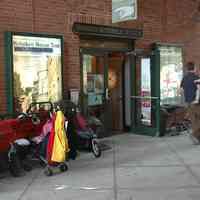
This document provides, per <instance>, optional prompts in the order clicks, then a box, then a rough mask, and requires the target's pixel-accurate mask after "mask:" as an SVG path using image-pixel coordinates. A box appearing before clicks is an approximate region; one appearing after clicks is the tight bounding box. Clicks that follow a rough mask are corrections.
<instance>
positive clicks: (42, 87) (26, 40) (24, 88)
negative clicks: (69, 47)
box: [11, 34, 62, 112]
mask: <svg viewBox="0 0 200 200" xmlns="http://www.w3.org/2000/svg"><path fill="white" fill-rule="evenodd" d="M61 43H62V39H61V37H44V36H38V35H36V36H35V35H33V36H32V35H30V36H29V35H20V34H12V43H11V44H12V55H13V56H12V67H13V70H12V72H13V76H12V77H13V81H12V82H13V92H12V96H13V100H14V101H13V102H14V108H13V110H14V111H20V112H25V111H26V110H27V108H28V106H29V104H30V103H31V102H41V101H51V102H56V101H59V100H60V99H61V98H62V74H61V71H62V59H61V56H62V55H61V46H62V44H61Z"/></svg>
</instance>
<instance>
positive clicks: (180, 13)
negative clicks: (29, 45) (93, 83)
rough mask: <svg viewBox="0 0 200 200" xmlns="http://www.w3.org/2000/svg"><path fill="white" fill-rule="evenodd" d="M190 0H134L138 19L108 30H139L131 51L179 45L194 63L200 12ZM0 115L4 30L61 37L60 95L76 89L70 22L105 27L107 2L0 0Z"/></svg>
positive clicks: (75, 42)
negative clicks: (156, 45)
mask: <svg viewBox="0 0 200 200" xmlns="http://www.w3.org/2000/svg"><path fill="white" fill-rule="evenodd" d="M198 7H199V5H198V1H196V0H181V1H180V0H138V19H137V20H134V21H127V22H123V23H118V24H113V26H120V27H127V28H140V29H143V31H144V37H143V38H142V39H140V40H138V41H137V42H136V47H137V48H145V49H149V48H150V47H151V44H152V43H153V42H170V43H174V42H175V43H177V42H178V43H182V44H184V55H185V60H194V61H195V62H196V63H198V64H199V63H200V60H199V53H198V52H200V39H199V38H200V37H199V34H200V17H199V18H198V16H200V12H199V10H198ZM0 10H1V11H0V76H1V79H0V95H1V98H0V112H3V111H5V104H6V98H5V76H4V74H5V68H4V47H3V46H4V43H3V33H4V31H17V32H35V33H48V34H60V35H63V36H64V69H63V73H64V76H63V79H64V92H66V91H67V88H69V87H70V88H71V87H75V88H79V87H80V64H79V63H80V60H79V38H78V36H77V35H74V34H73V33H72V25H73V23H74V22H81V23H90V24H102V25H111V10H112V6H111V0H101V1H94V0H46V1H44V0H15V1H13V0H1V1H0Z"/></svg>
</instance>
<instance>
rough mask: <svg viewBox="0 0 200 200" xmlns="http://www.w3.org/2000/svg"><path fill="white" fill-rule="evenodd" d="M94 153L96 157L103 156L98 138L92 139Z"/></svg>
mask: <svg viewBox="0 0 200 200" xmlns="http://www.w3.org/2000/svg"><path fill="white" fill-rule="evenodd" d="M91 142H92V153H93V154H94V156H95V157H96V158H99V157H100V156H101V149H100V147H99V143H98V142H97V140H96V139H92V141H91Z"/></svg>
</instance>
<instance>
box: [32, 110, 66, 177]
mask: <svg viewBox="0 0 200 200" xmlns="http://www.w3.org/2000/svg"><path fill="white" fill-rule="evenodd" d="M63 122H64V115H63V114H62V112H61V111H57V112H56V113H55V114H54V115H53V117H52V119H51V120H48V121H47V122H46V123H45V125H44V126H43V130H42V133H41V134H40V135H39V136H38V137H35V138H33V139H32V147H33V149H34V150H35V157H37V158H38V159H39V160H40V161H41V163H43V164H45V166H46V168H45V171H44V173H45V174H46V175H47V176H52V175H53V169H54V168H55V167H56V168H59V169H60V171H61V172H64V171H67V170H68V166H67V164H66V162H65V161H66V153H68V151H69V148H68V141H67V138H66V133H65V128H64V127H63V124H64V123H63Z"/></svg>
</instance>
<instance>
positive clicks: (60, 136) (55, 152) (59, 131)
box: [51, 111, 70, 162]
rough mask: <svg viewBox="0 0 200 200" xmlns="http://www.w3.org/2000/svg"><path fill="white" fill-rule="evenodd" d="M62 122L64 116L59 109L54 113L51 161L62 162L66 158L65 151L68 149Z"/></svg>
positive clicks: (63, 121) (63, 122)
mask: <svg viewBox="0 0 200 200" xmlns="http://www.w3.org/2000/svg"><path fill="white" fill-rule="evenodd" d="M64 124H65V117H64V115H63V113H62V112H61V111H58V112H57V113H56V120H55V128H54V129H55V136H54V142H53V149H52V155H51V161H53V162H64V161H65V160H66V153H68V152H69V150H70V149H69V145H68V139H67V136H66V132H65V128H64Z"/></svg>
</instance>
